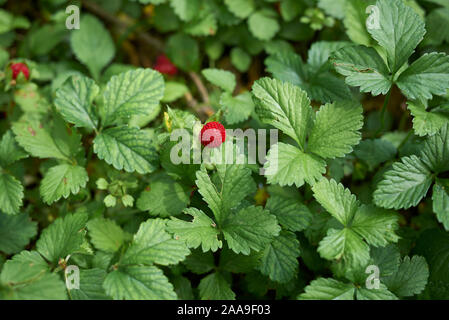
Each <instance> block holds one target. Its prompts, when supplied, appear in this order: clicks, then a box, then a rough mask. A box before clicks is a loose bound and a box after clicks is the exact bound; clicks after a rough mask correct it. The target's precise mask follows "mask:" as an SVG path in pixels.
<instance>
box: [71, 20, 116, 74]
mask: <svg viewBox="0 0 449 320" xmlns="http://www.w3.org/2000/svg"><path fill="white" fill-rule="evenodd" d="M80 26H81V28H80V29H79V30H74V31H73V32H71V37H70V44H71V46H72V50H73V52H74V53H75V55H76V57H77V58H78V60H80V61H81V62H82V63H84V64H85V65H86V66H87V68H88V69H89V71H90V73H91V74H92V76H93V77H94V78H95V79H99V77H100V72H101V70H102V69H103V68H104V67H105V66H106V65H107V64H108V63H109V62H111V60H112V58H114V55H115V46H114V42H113V41H112V38H111V35H110V34H109V32H108V30H107V29H106V28H105V27H104V26H103V24H102V23H101V22H100V20H98V19H97V18H96V17H94V16H92V15H90V14H85V15H83V17H82V18H81V21H80Z"/></svg>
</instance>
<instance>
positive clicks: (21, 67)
mask: <svg viewBox="0 0 449 320" xmlns="http://www.w3.org/2000/svg"><path fill="white" fill-rule="evenodd" d="M11 70H12V78H13V79H14V80H16V79H17V77H18V76H19V73H21V72H22V73H23V75H24V76H25V78H26V79H27V80H28V79H29V78H30V70H29V69H28V66H27V65H26V64H25V63H22V62H18V63H13V64H12V65H11Z"/></svg>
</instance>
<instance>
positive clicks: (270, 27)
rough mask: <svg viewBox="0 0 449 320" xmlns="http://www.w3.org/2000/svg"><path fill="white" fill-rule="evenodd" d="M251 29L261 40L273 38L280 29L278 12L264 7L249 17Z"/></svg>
mask: <svg viewBox="0 0 449 320" xmlns="http://www.w3.org/2000/svg"><path fill="white" fill-rule="evenodd" d="M248 28H249V31H251V33H252V34H253V35H254V37H256V38H257V39H259V40H271V39H272V38H273V37H274V36H275V35H276V33H277V32H278V31H279V29H280V26H279V23H278V21H277V14H276V12H275V11H273V10H269V9H262V10H259V11H256V12H254V13H253V14H251V15H250V17H249V18H248Z"/></svg>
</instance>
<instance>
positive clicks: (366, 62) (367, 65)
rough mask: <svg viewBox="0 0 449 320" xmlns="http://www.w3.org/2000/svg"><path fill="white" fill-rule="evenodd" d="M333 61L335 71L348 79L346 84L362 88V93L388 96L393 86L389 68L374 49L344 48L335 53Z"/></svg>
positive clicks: (362, 47)
mask: <svg viewBox="0 0 449 320" xmlns="http://www.w3.org/2000/svg"><path fill="white" fill-rule="evenodd" d="M332 60H333V63H334V66H335V70H337V71H338V72H339V73H340V74H342V75H343V76H345V77H346V83H347V84H348V85H350V86H354V87H360V91H362V92H370V93H371V94H372V95H373V96H377V95H379V94H386V93H387V92H388V91H389V90H390V88H391V86H392V82H391V80H390V78H389V71H388V67H387V66H386V65H385V63H384V61H383V60H382V58H381V57H380V55H379V54H378V53H377V52H376V50H375V49H373V48H368V47H365V46H349V47H344V48H342V49H340V50H338V51H336V52H334V53H333V55H332Z"/></svg>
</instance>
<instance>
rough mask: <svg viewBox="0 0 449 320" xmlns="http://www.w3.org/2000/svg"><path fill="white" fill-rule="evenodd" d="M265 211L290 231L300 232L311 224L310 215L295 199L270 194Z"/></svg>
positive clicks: (307, 209) (305, 207)
mask: <svg viewBox="0 0 449 320" xmlns="http://www.w3.org/2000/svg"><path fill="white" fill-rule="evenodd" d="M265 209H267V210H269V211H270V212H271V213H272V214H274V215H275V216H276V218H277V220H278V221H279V224H280V225H281V226H282V227H284V228H286V229H288V230H290V231H302V230H304V229H306V228H307V227H308V226H309V225H310V224H311V222H312V218H313V217H312V213H311V212H310V210H309V208H307V206H305V205H303V204H302V203H300V202H299V201H298V200H297V199H292V198H288V197H284V196H281V195H278V194H272V195H270V197H269V198H268V201H267V204H266V205H265Z"/></svg>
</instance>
